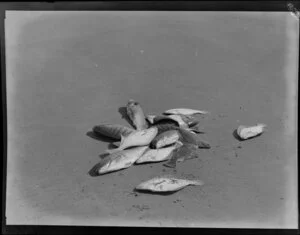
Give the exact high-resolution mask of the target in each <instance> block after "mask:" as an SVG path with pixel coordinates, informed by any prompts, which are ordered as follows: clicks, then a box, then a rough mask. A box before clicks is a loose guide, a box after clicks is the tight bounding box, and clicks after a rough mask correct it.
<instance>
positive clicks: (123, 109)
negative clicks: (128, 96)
mask: <svg viewBox="0 0 300 235" xmlns="http://www.w3.org/2000/svg"><path fill="white" fill-rule="evenodd" d="M118 111H119V113H120V114H121V116H122V119H125V120H126V121H127V122H128V123H129V124H130V125H131V126H132V127H133V128H134V126H133V123H132V122H131V120H130V118H129V117H128V115H127V108H126V107H125V106H122V107H120V108H119V109H118Z"/></svg>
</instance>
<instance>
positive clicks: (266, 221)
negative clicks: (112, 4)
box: [6, 12, 298, 228]
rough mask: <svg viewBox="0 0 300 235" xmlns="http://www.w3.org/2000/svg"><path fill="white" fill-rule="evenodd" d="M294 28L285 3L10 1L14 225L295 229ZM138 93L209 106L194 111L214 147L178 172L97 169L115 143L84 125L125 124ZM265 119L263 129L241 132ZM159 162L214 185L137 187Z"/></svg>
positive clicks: (146, 101)
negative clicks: (164, 191)
mask: <svg viewBox="0 0 300 235" xmlns="http://www.w3.org/2000/svg"><path fill="white" fill-rule="evenodd" d="M12 26H13V27H12ZM297 27H298V26H297V20H295V19H294V18H293V16H291V15H290V14H289V13H238V12H235V13H233V12H231V13H230V12H218V13H216V12H215V13H213V12H205V13H204V12H202V13H197V12H185V13H184V12H168V13H167V12H156V13H154V12H135V13H133V12H127V13H126V12H123V13H122V14H121V13H120V12H101V13H100V12H94V13H93V12H89V13H88V12H80V13H68V14H67V13H64V12H62V13H59V12H55V13H43V14H41V13H39V12H37V13H36V14H33V13H32V12H31V13H30V14H28V13H27V14H26V12H23V13H22V12H17V13H16V12H15V13H12V12H11V13H10V14H9V15H7V18H6V39H7V41H6V46H7V50H6V53H7V55H6V59H7V62H6V63H7V78H6V79H7V82H6V83H7V115H8V117H7V118H8V126H7V129H8V153H7V164H8V165H7V194H6V197H7V198H6V202H7V203H6V217H7V224H26V225H28V224H32V225H33V224H34V225H45V224H48V225H96V226H101V225H113V226H164V227H168V226H179V227H180V226H183V227H189V226H190V227H243V228H296V226H297V220H298V218H297V200H296V198H297V194H296V193H297V182H296V175H297V164H296V163H297V154H296V153H297V151H296V143H297V139H296V131H297V128H296V127H297V125H296V119H295V117H296V116H295V115H296V113H295V107H296V106H293V105H295V104H296V97H295V96H294V95H295V94H296V93H295V92H296V91H295V89H296V87H297V84H296V83H295V80H296V78H297V67H295V66H296V65H297V61H296V60H297V57H293V53H292V52H296V53H297V52H298V50H297V49H290V48H291V47H292V46H294V47H292V48H295V46H296V48H297V46H298V45H297V44H296V45H295V44H293V43H294V41H293V35H296V36H295V37H297ZM291 35H292V36H291ZM296 39H297V38H296ZM297 40H298V39H297ZM291 66H292V67H291ZM287 69H288V70H287ZM293 94H294V95H293ZM130 98H132V99H135V100H137V101H139V102H140V103H141V105H142V107H143V109H144V111H145V113H147V114H160V113H162V112H163V111H164V110H167V109H171V108H180V107H187V108H195V109H202V110H208V111H210V115H205V116H201V115H200V116H198V118H199V120H200V123H201V125H202V127H203V129H204V130H205V133H204V134H201V135H202V137H203V138H204V139H205V140H207V141H209V143H210V144H211V146H212V147H211V149H206V150H199V157H198V158H196V159H191V160H188V161H185V162H183V163H179V164H178V166H177V168H176V170H173V169H171V168H166V167H164V166H163V165H162V163H154V164H145V165H136V166H132V167H130V168H128V169H126V170H122V171H118V172H115V173H111V174H107V175H103V176H99V177H91V176H90V175H89V174H88V172H89V170H90V169H91V168H92V167H93V166H94V165H95V164H96V163H98V162H99V161H100V158H99V154H101V153H103V152H104V151H105V150H106V149H107V148H108V145H109V143H108V142H104V141H100V140H96V139H94V138H91V137H90V136H89V135H88V132H89V131H90V129H91V128H92V127H93V126H94V125H97V124H100V123H102V122H110V123H119V124H124V125H127V126H129V124H128V123H127V121H126V120H125V119H124V118H122V116H121V114H120V112H119V108H121V107H123V106H124V105H125V104H126V102H127V100H128V99H130ZM256 123H265V124H267V126H268V127H267V131H266V132H265V133H263V134H262V135H261V136H259V137H257V138H253V139H251V140H247V141H243V142H240V141H239V140H237V139H236V138H234V136H233V131H234V130H235V129H236V128H237V127H238V126H239V125H253V124H256ZM164 173H174V174H176V175H190V176H194V177H196V178H199V179H201V180H202V181H203V182H204V183H205V185H203V186H200V187H199V186H189V187H186V188H185V189H183V190H181V191H178V192H177V193H175V194H172V195H168V196H162V195H152V194H143V193H135V192H133V189H134V187H135V186H137V185H138V184H139V183H140V182H141V181H143V180H146V179H148V178H150V177H153V176H156V175H159V174H164Z"/></svg>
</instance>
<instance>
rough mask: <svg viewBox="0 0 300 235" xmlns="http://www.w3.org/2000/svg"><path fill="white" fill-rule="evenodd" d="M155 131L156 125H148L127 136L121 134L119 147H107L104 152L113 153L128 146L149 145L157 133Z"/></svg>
mask: <svg viewBox="0 0 300 235" xmlns="http://www.w3.org/2000/svg"><path fill="white" fill-rule="evenodd" d="M157 132H158V130H157V128H156V127H150V128H148V129H145V130H135V131H134V132H132V133H130V134H129V135H128V136H123V135H122V136H121V143H120V145H119V147H118V148H115V149H108V150H106V152H107V153H115V152H118V151H120V150H124V149H126V148H129V147H134V146H145V145H149V144H150V143H151V141H152V140H153V139H154V137H155V136H156V135H157Z"/></svg>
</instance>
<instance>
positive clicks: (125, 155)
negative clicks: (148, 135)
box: [90, 146, 148, 176]
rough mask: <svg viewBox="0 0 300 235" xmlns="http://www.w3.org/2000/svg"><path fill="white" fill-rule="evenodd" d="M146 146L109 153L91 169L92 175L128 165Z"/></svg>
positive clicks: (140, 154)
mask: <svg viewBox="0 0 300 235" xmlns="http://www.w3.org/2000/svg"><path fill="white" fill-rule="evenodd" d="M147 148H148V146H142V147H135V148H131V149H126V150H123V151H119V152H116V153H114V154H110V155H108V156H107V157H105V158H103V159H102V160H101V162H99V163H98V164H96V165H95V166H94V167H93V168H92V169H91V170H90V174H92V175H94V176H95V175H101V174H105V173H108V172H112V171H117V170H121V169H125V168H128V167H130V166H131V165H132V164H133V163H134V162H135V161H136V160H137V159H138V158H139V157H141V156H142V154H143V153H144V152H145V150H146V149H147Z"/></svg>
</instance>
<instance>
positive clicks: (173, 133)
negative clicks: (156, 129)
mask: <svg viewBox="0 0 300 235" xmlns="http://www.w3.org/2000/svg"><path fill="white" fill-rule="evenodd" d="M179 138H180V134H179V133H178V131H177V130H169V131H166V132H163V133H161V134H159V135H157V136H156V137H155V138H154V139H153V140H152V142H151V144H150V147H151V148H154V149H158V148H162V147H164V146H167V145H170V144H174V143H175V142H176V141H178V140H179Z"/></svg>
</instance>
